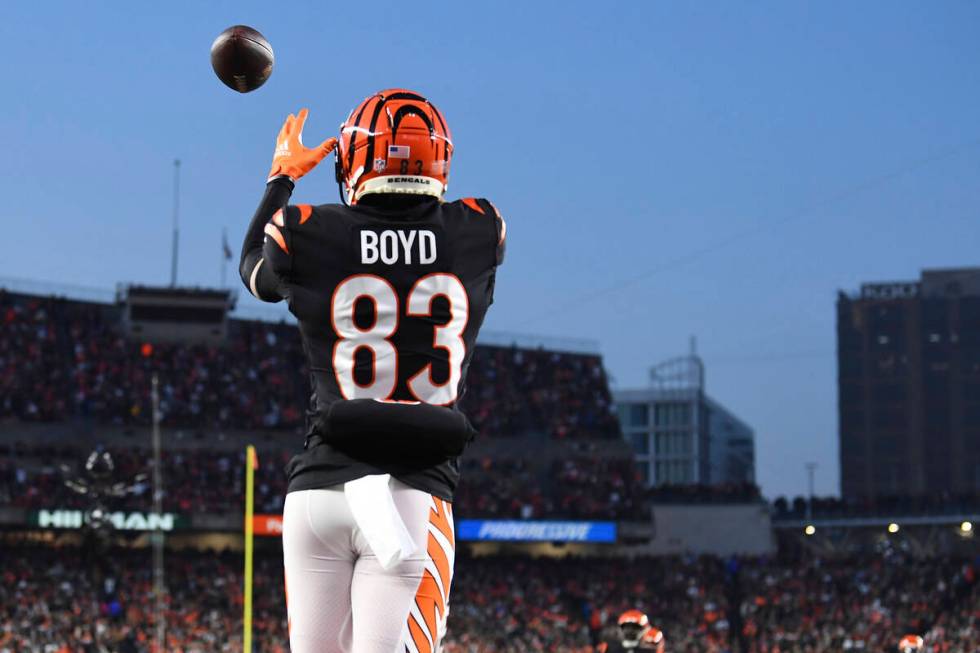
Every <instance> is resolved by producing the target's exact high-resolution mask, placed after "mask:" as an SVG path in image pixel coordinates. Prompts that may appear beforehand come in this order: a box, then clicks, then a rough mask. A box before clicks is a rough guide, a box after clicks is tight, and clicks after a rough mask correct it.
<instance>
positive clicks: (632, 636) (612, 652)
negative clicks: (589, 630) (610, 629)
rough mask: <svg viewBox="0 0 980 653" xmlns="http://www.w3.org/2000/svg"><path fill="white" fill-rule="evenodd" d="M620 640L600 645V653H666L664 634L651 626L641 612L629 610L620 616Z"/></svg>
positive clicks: (618, 621) (618, 622) (618, 623)
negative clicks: (637, 652) (654, 652)
mask: <svg viewBox="0 0 980 653" xmlns="http://www.w3.org/2000/svg"><path fill="white" fill-rule="evenodd" d="M616 623H617V625H618V626H619V639H618V640H616V641H614V642H603V643H602V644H599V647H598V650H599V653H622V652H623V651H657V653H664V635H663V633H662V632H661V631H660V630H658V629H656V628H653V627H652V626H650V619H649V618H647V616H646V615H645V614H644V613H643V612H641V611H639V610H627V611H626V612H624V613H623V614H621V615H619V619H618V620H617V622H616Z"/></svg>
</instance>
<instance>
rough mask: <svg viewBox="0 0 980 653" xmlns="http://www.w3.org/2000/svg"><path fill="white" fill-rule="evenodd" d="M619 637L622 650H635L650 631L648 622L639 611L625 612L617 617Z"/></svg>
mask: <svg viewBox="0 0 980 653" xmlns="http://www.w3.org/2000/svg"><path fill="white" fill-rule="evenodd" d="M617 623H618V624H619V635H620V638H621V639H622V642H623V648H636V647H637V646H639V645H640V640H642V639H643V636H644V635H646V633H647V631H648V630H650V620H649V619H647V616H646V615H645V614H643V613H642V612H640V611H639V610H627V611H626V612H624V613H623V614H621V615H619V620H618V621H617Z"/></svg>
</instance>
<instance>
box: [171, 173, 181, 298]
mask: <svg viewBox="0 0 980 653" xmlns="http://www.w3.org/2000/svg"><path fill="white" fill-rule="evenodd" d="M179 214H180V159H174V238H173V243H172V244H171V250H170V286H171V287H174V286H176V285H177V243H178V234H179V231H178V224H177V220H178V216H179Z"/></svg>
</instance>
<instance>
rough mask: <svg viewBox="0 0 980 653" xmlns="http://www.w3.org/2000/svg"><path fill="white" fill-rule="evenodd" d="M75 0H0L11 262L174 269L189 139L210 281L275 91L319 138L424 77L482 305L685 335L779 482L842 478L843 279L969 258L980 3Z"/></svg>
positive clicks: (905, 273)
mask: <svg viewBox="0 0 980 653" xmlns="http://www.w3.org/2000/svg"><path fill="white" fill-rule="evenodd" d="M85 4H86V5H87V6H84V7H83V6H82V5H80V4H79V3H68V2H62V3H51V2H32V3H14V4H12V5H11V6H8V7H5V9H4V19H3V21H2V22H0V35H2V37H3V43H4V44H5V45H6V47H7V48H8V55H7V56H6V57H5V64H4V71H3V72H4V74H3V79H4V83H5V86H4V87H5V91H4V93H3V101H2V102H0V142H2V143H3V145H4V147H5V149H6V153H7V156H5V157H3V158H2V159H0V180H2V181H0V187H2V188H3V191H4V195H5V198H6V201H5V203H4V210H3V217H2V220H3V225H4V233H5V237H6V240H7V243H8V244H7V247H6V248H5V254H4V256H3V257H2V258H0V277H26V278H30V279H39V280H46V281H52V282H58V283H74V284H80V285H86V286H97V287H112V286H114V285H115V283H116V282H118V281H141V282H151V283H153V282H158V283H165V282H166V281H167V280H168V277H169V256H170V250H169V246H170V233H169V229H170V213H171V172H172V161H173V159H174V158H175V157H179V158H180V159H182V160H183V180H182V186H183V192H182V199H181V203H182V225H181V266H180V275H179V280H180V281H181V282H183V283H189V284H201V285H216V284H217V283H218V280H219V270H220V259H219V255H220V240H221V230H222V228H227V229H228V232H229V235H230V239H231V240H232V241H233V247H234V248H235V249H236V252H237V247H238V239H240V237H241V235H242V233H243V231H244V227H245V225H246V223H247V221H248V219H249V217H250V215H251V213H252V210H253V208H254V204H255V202H256V201H257V199H258V197H259V196H260V194H261V191H262V187H263V182H264V179H265V174H266V172H267V170H268V166H269V161H270V158H271V154H272V150H273V146H274V143H275V136H276V133H277V132H278V130H279V126H280V124H281V121H282V119H283V117H284V116H285V115H286V114H287V113H289V112H291V111H294V110H296V109H298V108H299V107H302V106H308V107H310V110H311V116H310V119H309V121H308V123H307V130H306V132H307V142H311V143H312V142H317V141H318V139H321V138H324V137H326V136H327V135H330V134H332V133H334V132H335V131H336V128H337V125H338V124H339V123H340V121H341V120H342V119H343V118H344V117H345V116H346V114H347V112H348V111H349V110H350V109H351V108H352V107H353V106H354V105H355V104H356V103H357V102H359V101H360V100H361V99H362V98H363V97H364V96H366V95H368V94H370V93H371V92H373V91H376V90H378V89H381V88H385V87H390V86H406V87H410V88H413V89H416V90H419V91H421V92H423V93H424V94H426V95H427V96H429V97H430V98H431V99H432V100H433V101H434V102H436V103H437V104H438V106H439V107H440V108H441V109H442V110H443V112H444V113H445V115H446V116H447V119H448V120H449V122H450V125H451V127H452V129H453V134H454V140H455V144H456V155H455V160H454V167H453V173H452V178H451V182H450V195H451V196H453V197H461V196H462V197H465V196H469V195H479V196H486V197H490V198H491V199H493V200H494V202H495V203H496V204H497V205H498V206H499V207H500V208H501V210H502V211H503V212H504V213H505V214H506V216H507V217H508V225H509V235H510V247H509V251H508V257H509V259H508V262H507V265H506V266H505V268H503V269H502V270H501V272H500V275H499V282H498V292H497V300H498V301H497V303H496V304H495V306H494V308H493V310H492V311H491V315H490V317H489V318H488V322H487V328H490V329H495V330H508V331H518V332H522V333H534V334H544V335H556V336H568V337H584V338H593V339H596V340H598V341H599V343H600V345H601V348H602V351H603V353H604V354H605V357H606V362H607V366H608V368H609V370H610V372H611V373H612V375H613V376H614V377H615V380H616V384H617V386H618V387H631V386H637V385H642V384H644V383H645V381H646V370H647V368H648V366H649V365H650V364H653V363H655V362H658V361H660V360H662V359H665V358H668V357H671V356H674V355H677V354H680V353H683V352H684V351H686V349H687V343H688V338H689V336H691V335H695V336H697V338H698V342H699V349H700V351H701V353H702V355H703V357H704V358H705V361H706V363H707V379H708V389H709V392H710V394H712V395H713V396H714V397H715V398H717V399H718V400H720V401H721V402H722V403H724V404H726V405H727V406H729V407H730V408H732V409H733V410H734V411H735V412H736V413H737V414H738V415H740V416H741V417H742V418H743V419H745V420H746V421H747V422H748V423H749V424H751V425H752V426H753V427H754V428H755V429H756V433H757V446H758V461H757V462H758V475H759V479H760V481H761V483H762V485H763V489H764V491H765V492H766V493H767V494H769V495H776V494H782V493H789V494H795V493H801V492H803V491H804V490H805V487H806V482H805V481H806V479H805V474H804V472H803V469H804V467H803V466H804V463H805V462H806V461H810V460H813V461H816V462H818V463H819V468H818V470H817V490H818V492H820V493H824V494H827V493H835V492H837V490H838V472H837V417H836V385H835V383H836V382H835V378H836V364H835V360H834V349H835V336H834V300H835V296H836V292H837V290H838V289H842V288H843V289H853V288H856V287H857V286H858V285H859V284H860V283H861V282H862V281H868V280H901V279H912V278H915V277H917V276H918V272H919V270H920V268H923V267H948V266H959V265H977V264H978V263H980V254H978V244H980V120H978V116H980V65H978V62H980V4H977V3H973V2H941V3H938V2H937V3H921V2H865V3H860V4H858V3H845V2H824V3H800V2H754V3H736V2H700V3H679V2H675V3H666V2H615V3H595V2H588V3H586V2H534V3H529V2H495V3H463V2H456V3H424V2H423V3H414V4H405V3H399V2H391V3H389V2H376V3H371V4H370V9H367V7H368V5H363V6H361V8H359V9H355V8H353V7H354V6H353V5H341V4H337V3H325V2H311V3H302V2H295V3H290V4H288V5H283V4H281V3H280V4H275V3H268V2H262V3H258V2H255V3H246V2H209V3H197V2H194V3H192V2H186V3H181V2H169V3H163V4H160V3H156V4H151V3H124V2H102V3H85ZM235 23H245V24H249V25H252V26H254V27H256V28H257V29H259V30H260V31H262V32H263V33H264V34H265V35H266V36H267V37H268V38H269V40H270V41H271V43H272V45H273V47H274V49H275V52H276V69H275V72H274V73H273V76H272V78H271V79H270V81H269V82H268V83H267V84H266V85H265V86H264V87H263V88H261V89H260V90H258V91H256V92H254V93H252V94H249V95H245V96H242V95H239V94H236V93H233V92H231V91H230V90H229V89H227V88H225V87H224V86H223V85H222V84H220V83H219V82H218V81H217V79H216V78H215V77H214V75H213V73H212V71H211V69H210V64H209V60H208V50H209V47H210V44H211V41H212V40H213V39H214V37H215V36H216V35H217V34H218V32H220V31H221V30H222V29H224V28H225V27H227V26H229V25H232V24H235ZM330 168H331V167H330V166H324V167H323V169H322V170H317V171H314V173H312V174H311V175H309V176H308V177H306V178H304V179H303V180H302V182H301V184H300V187H299V188H298V190H297V193H296V194H295V195H294V198H295V199H296V200H297V201H305V202H332V201H335V198H336V188H335V186H334V185H333V183H332V174H331V169H330ZM233 275H234V270H233V269H232V268H231V267H229V279H234V276H233ZM247 301H248V300H243V302H247Z"/></svg>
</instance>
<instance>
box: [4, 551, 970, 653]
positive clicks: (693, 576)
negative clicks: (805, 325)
mask: <svg viewBox="0 0 980 653" xmlns="http://www.w3.org/2000/svg"><path fill="white" fill-rule="evenodd" d="M5 548H6V552H7V553H8V554H10V555H8V556H5V564H4V567H3V569H2V571H0V575H2V580H3V582H2V584H0V605H2V606H4V610H3V611H2V612H0V651H51V652H52V653H69V652H71V653H74V652H76V651H81V652H84V653H89V652H91V653H95V652H97V651H102V650H114V651H119V652H120V653H134V652H136V651H142V650H148V642H149V641H150V640H151V638H152V627H153V623H152V618H151V614H152V604H151V591H150V587H151V574H150V571H149V569H150V564H149V552H148V551H146V550H133V549H113V550H112V551H111V555H95V552H94V551H89V552H86V551H85V550H84V549H82V548H78V547H70V548H66V547H62V548H54V547H43V546H37V545H34V546H25V545H16V544H13V545H6V546H5ZM256 564H257V567H256V569H257V573H256V591H255V600H256V607H255V638H256V641H255V650H256V651H260V652H268V653H281V652H284V651H285V650H287V647H286V644H285V643H286V624H285V614H284V609H283V605H284V596H283V592H282V587H283V585H282V564H281V559H279V558H278V557H277V555H275V552H272V551H265V552H264V553H262V554H260V555H259V556H258V558H257V563H256ZM978 564H980V561H968V560H946V559H939V558H922V559H915V558H911V557H908V556H905V555H902V554H899V553H896V552H895V551H889V552H884V553H878V554H874V555H868V556H864V557H857V558H847V559H838V560H833V559H822V558H809V559H802V560H769V559H760V558H755V559H731V560H721V559H718V558H707V557H702V558H693V557H688V558H676V557H662V558H636V559H633V560H630V561H624V560H621V559H608V558H571V557H569V558H563V559H547V560H546V559H531V558H527V557H511V556H497V557H487V558H472V557H467V556H461V557H460V559H458V561H457V568H458V570H459V573H458V574H456V577H455V579H454V587H453V599H452V604H451V612H450V618H449V630H448V632H449V634H448V636H447V640H446V643H445V647H444V650H445V651H446V653H528V652H545V651H548V652H557V651H563V652H564V651H569V652H572V653H586V652H588V651H591V650H592V649H591V647H592V645H593V644H594V643H596V642H597V641H599V638H600V637H605V636H609V635H611V634H613V632H614V629H613V628H612V627H611V626H612V624H614V623H615V619H616V617H617V616H618V615H619V614H620V613H621V612H622V611H623V610H625V609H627V608H633V607H638V608H640V609H642V610H644V611H645V612H647V613H648V614H649V615H650V616H651V619H652V621H653V623H654V624H656V625H657V626H658V627H659V628H661V629H662V630H664V632H665V634H666V637H667V642H668V646H669V648H668V650H669V651H671V652H676V653H722V652H724V651H730V650H733V646H736V645H738V646H739V647H740V648H739V650H742V651H745V652H746V653H777V652H778V653H808V652H829V651H855V652H857V651H866V652H869V653H870V652H878V651H894V650H895V648H894V647H895V644H896V643H897V641H898V638H899V637H901V636H902V635H903V634H905V633H906V632H917V633H923V635H924V637H925V641H926V645H927V649H926V651H927V653H966V652H971V651H976V650H980V584H978V583H977V576H976V574H977V568H978ZM240 567H241V558H240V557H239V556H238V555H237V554H231V553H227V552H225V553H216V552H191V551H181V552H171V553H168V555H167V578H168V591H169V594H168V595H167V601H166V606H167V617H168V619H167V623H168V628H167V641H168V650H174V651H182V652H184V653H198V652H201V653H203V652H205V651H207V652H210V651H234V650H240V648H241V639H240V638H241V622H240V615H241V612H240V610H241V605H240V597H241V585H240V583H241V580H240V579H241V575H240ZM103 647H104V648H103Z"/></svg>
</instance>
